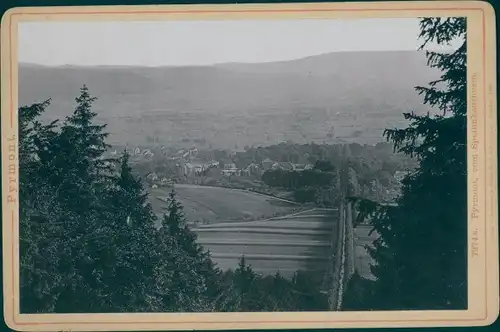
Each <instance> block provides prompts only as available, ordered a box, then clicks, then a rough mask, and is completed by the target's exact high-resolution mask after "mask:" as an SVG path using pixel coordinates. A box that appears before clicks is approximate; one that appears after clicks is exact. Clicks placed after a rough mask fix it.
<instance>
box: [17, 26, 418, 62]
mask: <svg viewBox="0 0 500 332" xmlns="http://www.w3.org/2000/svg"><path fill="white" fill-rule="evenodd" d="M418 34H419V26H418V19H416V18H403V19H389V18H384V19H350V20H339V19H308V20H268V21H262V20H258V21H256V20H235V21H230V20H227V21H144V22H140V21H121V22H119V21H117V22H111V21H107V22H95V21H94V22H47V21H45V22H22V23H20V24H19V44H18V45H19V61H20V62H29V63H36V64H42V65H49V66H57V65H84V66H93V65H112V66H185V65H211V64H215V63H226V62H247V63H258V62H270V61H284V60H292V59H298V58H302V57H306V56H311V55H316V54H324V53H329V52H341V51H387V50H416V49H417V48H418V47H419V46H420V41H418Z"/></svg>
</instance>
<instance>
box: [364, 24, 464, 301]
mask: <svg viewBox="0 0 500 332" xmlns="http://www.w3.org/2000/svg"><path fill="white" fill-rule="evenodd" d="M420 28H421V37H422V39H423V40H424V42H423V45H422V48H424V47H425V46H426V45H428V43H430V42H437V43H447V42H449V41H450V40H453V39H455V38H459V39H461V40H463V42H462V44H461V46H460V47H459V48H458V49H456V50H455V51H453V52H451V53H439V52H435V51H426V53H427V58H428V65H429V66H431V67H435V68H437V69H439V70H440V71H441V73H442V75H441V77H440V79H438V80H436V81H434V82H430V84H429V85H428V86H427V87H417V88H416V90H417V92H418V93H419V94H421V95H422V96H423V98H424V104H427V105H430V106H432V107H434V108H435V109H438V110H440V111H441V113H440V114H436V115H431V114H427V115H416V114H415V113H413V112H412V113H405V114H404V117H405V118H406V119H407V120H409V121H410V125H409V126H408V127H407V128H404V129H388V130H386V131H385V136H386V137H387V139H388V140H390V141H392V142H394V145H395V149H396V150H397V151H400V152H403V153H405V154H407V155H409V156H412V157H414V158H416V159H417V160H418V163H419V165H418V168H417V169H416V170H414V171H413V172H411V173H409V174H408V175H407V176H406V178H405V179H404V181H403V188H402V193H401V195H400V197H399V199H398V200H397V206H380V205H378V204H376V203H375V202H371V201H367V200H361V201H359V208H360V211H361V213H360V215H359V218H360V220H362V219H363V218H366V217H370V218H371V220H372V223H373V226H374V230H376V231H377V232H378V234H380V238H379V239H378V240H376V241H375V243H374V248H373V249H370V254H371V255H372V257H373V258H374V259H375V261H376V264H375V266H373V267H372V271H373V273H374V275H375V276H376V277H377V282H376V283H375V286H374V287H375V290H374V294H373V297H374V299H375V300H374V302H373V303H376V304H374V305H376V306H377V307H378V308H379V309H463V308H466V307H467V238H466V236H467V208H466V207H467V185H466V181H467V177H466V171H467V166H466V164H467V163H466V152H467V151H466V137H467V135H466V122H467V119H466V39H465V31H466V21H465V18H424V19H422V20H421V23H420Z"/></svg>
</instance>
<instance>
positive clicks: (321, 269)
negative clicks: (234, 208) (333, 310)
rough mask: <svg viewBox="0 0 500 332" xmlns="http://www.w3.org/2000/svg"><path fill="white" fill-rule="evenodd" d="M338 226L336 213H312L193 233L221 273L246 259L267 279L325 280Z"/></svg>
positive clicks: (222, 225) (218, 225)
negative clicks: (299, 274)
mask: <svg viewBox="0 0 500 332" xmlns="http://www.w3.org/2000/svg"><path fill="white" fill-rule="evenodd" d="M337 222H338V216H337V211H336V210H327V209H311V210H306V211H303V212H300V213H295V214H292V215H290V216H282V217H277V218H269V219H266V220H261V221H251V222H233V223H228V222H226V223H216V224H211V225H199V226H198V227H197V228H194V229H193V230H194V231H195V232H196V233H197V235H198V242H199V243H200V244H202V245H203V246H204V247H205V248H206V249H208V250H210V252H211V254H212V258H213V260H214V261H215V262H216V263H217V265H218V266H219V267H220V268H221V269H234V268H235V267H237V265H238V261H239V259H240V258H241V256H245V260H246V262H247V263H249V264H250V265H251V266H252V269H253V270H254V271H256V272H257V273H261V274H264V275H267V274H275V273H277V272H279V273H280V274H282V275H283V276H285V277H288V278H290V277H292V276H293V274H294V273H295V271H297V270H304V271H308V272H314V273H315V274H316V275H317V276H318V277H323V276H324V275H325V273H326V271H327V267H328V264H329V262H330V260H329V258H330V256H331V254H332V245H333V243H332V238H334V237H333V231H334V229H336V223H337Z"/></svg>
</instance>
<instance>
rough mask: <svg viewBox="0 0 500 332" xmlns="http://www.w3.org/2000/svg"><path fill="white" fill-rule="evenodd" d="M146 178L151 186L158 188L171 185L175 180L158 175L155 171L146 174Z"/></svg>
mask: <svg viewBox="0 0 500 332" xmlns="http://www.w3.org/2000/svg"><path fill="white" fill-rule="evenodd" d="M146 180H147V181H148V182H149V183H150V185H151V188H153V189H154V188H158V187H171V186H172V185H173V184H174V182H173V181H172V180H171V179H167V178H166V177H161V178H160V176H158V174H156V173H155V172H153V173H149V174H148V175H147V176H146Z"/></svg>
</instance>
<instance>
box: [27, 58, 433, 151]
mask: <svg viewBox="0 0 500 332" xmlns="http://www.w3.org/2000/svg"><path fill="white" fill-rule="evenodd" d="M436 77H437V72H435V71H434V70H432V69H430V68H428V67H427V66H426V59H425V55H424V54H423V53H422V52H413V51H408V52H406V51H405V52H341V53H330V54H324V55H318V56H311V57H308V58H303V59H299V60H292V61H284V62H272V63H260V64H239V63H228V64H222V65H215V66H198V67H197V66H192V67H156V68H150V67H77V66H62V67H44V66H39V65H28V64H21V65H20V68H19V98H20V104H21V105H23V104H30V103H33V102H35V101H42V100H45V99H47V98H52V106H51V109H50V112H49V113H48V114H47V116H48V117H50V118H53V117H59V118H60V117H64V116H66V115H68V114H69V112H71V110H72V109H73V105H74V98H75V97H76V96H77V94H78V91H79V88H80V87H81V86H82V85H83V84H86V85H87V86H88V87H89V89H90V91H91V93H92V94H94V95H95V96H97V97H98V98H99V100H98V102H96V104H95V110H96V111H97V112H98V113H99V118H100V120H101V121H103V122H106V123H108V124H109V126H108V130H109V131H110V132H111V133H112V135H111V140H112V142H116V143H118V142H119V143H126V142H128V143H130V144H134V145H136V144H141V143H144V142H146V141H149V142H151V141H153V140H156V141H159V142H161V143H163V144H169V143H170V144H173V143H179V145H192V144H193V141H194V140H197V141H198V142H200V141H206V143H205V144H206V145H207V147H212V148H233V149H234V148H238V149H241V148H243V147H244V146H245V145H249V146H250V145H259V144H265V145H269V144H274V143H278V142H280V141H286V140H293V141H296V142H299V143H305V142H311V141H316V142H327V143H329V142H331V143H334V142H342V141H349V142H352V141H355V142H358V143H370V142H374V143H375V142H376V141H380V140H381V132H382V130H383V129H384V128H386V127H388V126H391V127H392V126H398V125H402V122H401V121H403V119H402V116H401V113H403V112H406V111H409V110H412V109H414V110H416V111H419V112H420V111H426V109H424V107H423V106H422V98H421V97H420V96H418V95H417V93H416V92H415V90H414V86H416V85H423V84H426V83H428V82H429V81H430V80H432V79H435V78H436Z"/></svg>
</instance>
